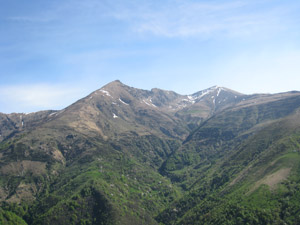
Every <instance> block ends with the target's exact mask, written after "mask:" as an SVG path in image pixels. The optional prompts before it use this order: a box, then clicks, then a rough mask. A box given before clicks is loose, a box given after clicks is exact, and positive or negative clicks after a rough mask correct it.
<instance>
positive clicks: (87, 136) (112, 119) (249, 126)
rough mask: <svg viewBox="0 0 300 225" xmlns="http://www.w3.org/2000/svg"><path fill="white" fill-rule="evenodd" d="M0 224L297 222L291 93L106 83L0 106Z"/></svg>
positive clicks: (299, 139)
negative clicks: (61, 102) (51, 101)
mask: <svg viewBox="0 0 300 225" xmlns="http://www.w3.org/2000/svg"><path fill="white" fill-rule="evenodd" d="M0 174H1V176H0V201H1V209H0V224H2V223H3V224H9V223H12V224H120V225H121V224H122V225H126V224H128V225H129V224H130V225H132V224H166V225H167V224H170V225H171V224H300V217H299V212H300V192H299V190H300V92H296V91H293V92H286V93H278V94H255V95H244V94H241V93H238V92H235V91H233V90H230V89H227V88H224V87H218V86H214V87H211V88H208V89H206V90H203V91H199V92H197V93H194V94H191V95H180V94H177V93H175V92H173V91H165V90H161V89H156V88H154V89H152V90H151V91H147V90H141V89H136V88H133V87H129V86H126V85H124V84H122V83H121V82H120V81H113V82H111V83H109V84H107V85H105V86H104V87H102V88H101V89H99V90H97V91H95V92H93V93H91V94H90V95H88V96H87V97H85V98H83V99H80V100H78V101H77V102H75V103H74V104H72V105H70V106H68V107H67V108H65V109H63V110H59V111H55V110H48V111H41V112H36V113H30V114H23V113H13V114H2V113H0Z"/></svg>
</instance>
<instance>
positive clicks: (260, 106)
mask: <svg viewBox="0 0 300 225" xmlns="http://www.w3.org/2000/svg"><path fill="white" fill-rule="evenodd" d="M258 100H260V101H259V102H258ZM252 102H256V103H255V104H253V103H252ZM299 111H300V96H299V93H286V94H280V95H274V96H270V95H265V96H260V98H259V99H256V96H253V97H250V98H249V99H248V100H247V101H246V100H245V101H244V102H241V103H239V104H237V105H236V106H235V107H233V108H231V109H228V110H225V111H223V112H221V113H219V114H216V115H215V116H214V117H212V118H210V119H209V120H207V121H206V122H205V123H203V125H202V126H200V127H199V128H198V129H197V130H196V131H195V132H194V133H192V134H191V135H190V136H189V137H188V138H187V140H186V142H185V144H184V145H183V146H182V147H181V148H180V149H179V150H177V151H176V152H174V153H173V155H172V156H171V157H170V158H169V159H168V160H167V161H166V162H165V163H164V165H163V166H162V168H161V172H162V173H163V174H165V175H167V176H168V177H170V178H171V179H172V180H173V181H174V182H177V183H178V184H180V185H181V186H182V187H183V188H184V189H185V190H187V191H188V192H187V193H188V194H186V195H185V196H184V197H183V198H182V199H181V200H178V201H175V202H174V203H173V204H172V205H171V206H170V208H169V209H167V210H165V211H164V212H163V213H162V214H161V215H160V216H159V217H158V220H159V221H161V222H163V223H164V224H220V223H223V222H224V221H228V223H233V224H240V223H247V222H248V223H250V224H268V223H269V224H281V223H284V222H287V221H290V224H296V223H297V222H296V221H298V220H297V219H296V218H294V216H296V215H295V211H292V210H291V208H289V209H288V210H287V211H285V208H284V206H283V205H282V204H281V202H280V201H281V199H284V198H285V197H284V196H285V195H286V194H287V193H289V195H290V196H292V198H293V199H294V200H295V201H298V200H299V197H298V195H297V194H296V193H290V192H287V191H284V192H281V189H277V185H278V184H280V183H281V182H286V183H285V184H284V185H283V186H282V188H284V190H285V188H288V187H289V186H290V185H291V183H294V185H296V184H298V182H299V178H300V176H299V173H298V171H299V166H300V160H299V159H300V158H299V146H300V145H299V141H300V139H299V137H300V136H299V130H300V124H299V121H300V120H299V116H300V115H299ZM261 185H266V186H263V187H262V188H263V191H262V190H261V188H260V187H261ZM296 189H297V188H296V186H293V188H289V191H292V192H293V191H296ZM274 191H275V192H274ZM272 193H273V194H272ZM253 198H255V199H256V200H253ZM269 201H271V202H273V203H272V204H274V205H276V207H273V206H274V205H273V206H272V205H268V202H269ZM293 207H295V208H296V209H297V208H299V206H298V205H297V204H296V205H293ZM266 208H268V210H270V211H266V212H264V210H265V209H266ZM275 208H276V209H275ZM174 209H175V210H174ZM272 210H275V211H276V213H273V214H272V213H270V212H271V211H272ZM293 210H294V209H293ZM288 213H290V216H288ZM283 214H286V215H285V217H286V218H283V216H282V215H283ZM195 221H198V222H195ZM222 221H223V222H222Z"/></svg>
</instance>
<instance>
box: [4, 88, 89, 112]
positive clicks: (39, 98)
mask: <svg viewBox="0 0 300 225" xmlns="http://www.w3.org/2000/svg"><path fill="white" fill-rule="evenodd" d="M80 97H83V90H82V89H81V88H79V87H70V86H67V85H50V84H27V85H26V84H25V85H10V86H2V87H0V102H1V105H5V113H10V112H32V111H38V110H47V109H62V108H64V107H66V106H68V105H69V104H71V103H73V102H74V101H76V100H78V99H79V98H80ZM0 111H1V112H3V109H1V108H0Z"/></svg>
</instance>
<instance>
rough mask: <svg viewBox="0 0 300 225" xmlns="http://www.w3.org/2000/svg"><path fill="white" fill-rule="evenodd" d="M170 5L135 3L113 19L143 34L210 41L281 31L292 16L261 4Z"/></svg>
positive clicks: (255, 2)
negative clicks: (125, 23) (287, 16)
mask: <svg viewBox="0 0 300 225" xmlns="http://www.w3.org/2000/svg"><path fill="white" fill-rule="evenodd" d="M166 2H167V3H166ZM166 2H159V5H155V4H152V5H151V4H144V5H142V6H140V5H138V4H136V5H135V4H134V5H133V6H132V5H131V6H130V8H128V7H126V5H122V7H117V8H115V9H114V10H112V12H113V14H112V16H114V17H115V18H116V19H119V20H124V21H127V22H128V23H129V24H130V26H131V28H132V29H133V30H134V31H135V32H138V33H140V34H153V35H156V36H164V37H190V36H192V37H195V36H200V37H205V38H207V37H212V36H214V35H223V36H227V37H229V36H230V37H241V36H249V35H253V34H258V33H260V35H262V34H266V33H267V32H269V33H272V32H276V31H277V32H278V31H281V30H282V29H283V28H284V26H283V24H285V22H286V21H284V18H285V15H286V14H287V13H288V9H283V8H280V9H278V8H275V7H271V6H269V7H265V6H264V4H263V3H262V2H258V1H228V2H226V1H225V2H221V3H220V2H217V1H202V2H201V3H199V2H197V1H166ZM254 8H255V10H254ZM251 9H253V10H251ZM285 25H286V24H285Z"/></svg>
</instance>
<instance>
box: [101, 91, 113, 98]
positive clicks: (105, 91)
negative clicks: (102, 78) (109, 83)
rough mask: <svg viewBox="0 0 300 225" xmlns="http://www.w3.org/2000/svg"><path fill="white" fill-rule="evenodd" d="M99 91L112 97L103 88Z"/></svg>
mask: <svg viewBox="0 0 300 225" xmlns="http://www.w3.org/2000/svg"><path fill="white" fill-rule="evenodd" d="M100 92H102V93H103V94H105V95H106V96H109V97H112V96H111V95H110V93H109V92H108V91H106V90H104V89H101V90H100Z"/></svg>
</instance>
